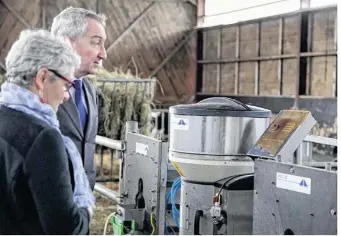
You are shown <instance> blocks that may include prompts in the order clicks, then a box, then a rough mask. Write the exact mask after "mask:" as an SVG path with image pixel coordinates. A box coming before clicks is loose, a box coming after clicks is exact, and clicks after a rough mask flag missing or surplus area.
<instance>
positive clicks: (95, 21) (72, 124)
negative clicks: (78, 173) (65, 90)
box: [51, 7, 107, 189]
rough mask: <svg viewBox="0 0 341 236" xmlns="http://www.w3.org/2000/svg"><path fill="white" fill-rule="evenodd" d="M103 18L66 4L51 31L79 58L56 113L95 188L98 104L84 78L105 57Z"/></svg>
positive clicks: (90, 86) (91, 88)
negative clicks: (67, 6) (72, 77)
mask: <svg viewBox="0 0 341 236" xmlns="http://www.w3.org/2000/svg"><path fill="white" fill-rule="evenodd" d="M105 21H106V17H105V16H104V15H102V14H97V13H95V12H93V11H91V10H87V9H83V8H74V7H69V8H67V9H65V10H63V11H62V12H60V13H59V14H58V15H57V16H56V17H55V18H54V19H53V23H52V26H51V32H52V33H53V34H55V35H59V36H63V37H64V38H65V39H66V40H68V41H69V42H70V44H71V46H72V47H73V49H74V50H75V51H76V52H77V53H78V54H79V56H80V57H81V66H80V68H79V69H78V70H77V71H75V78H76V80H75V81H74V82H75V86H74V87H73V88H71V89H70V90H69V93H70V97H71V99H69V100H68V101H67V102H65V103H63V104H62V105H61V106H60V108H59V110H58V113H57V116H58V120H59V122H60V130H61V131H62V133H63V134H64V135H66V136H68V137H70V138H71V139H72V140H73V141H74V143H75V144H76V146H77V148H78V151H79V152H80V154H81V156H82V159H83V165H84V169H85V172H86V174H87V176H88V178H89V182H90V186H91V188H92V189H94V186H95V182H96V170H95V166H94V153H95V138H96V135H97V131H98V104H97V95H96V91H95V88H94V87H93V86H92V85H91V84H90V82H89V80H88V79H87V78H86V77H87V75H89V74H94V73H95V72H96V69H97V68H98V67H100V66H101V65H102V60H103V59H105V58H106V56H107V55H106V51H105V48H104V43H105V40H106V33H105Z"/></svg>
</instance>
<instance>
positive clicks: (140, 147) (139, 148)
mask: <svg viewBox="0 0 341 236" xmlns="http://www.w3.org/2000/svg"><path fill="white" fill-rule="evenodd" d="M148 150H149V147H148V145H146V144H143V143H136V153H139V154H142V155H145V156H147V155H148Z"/></svg>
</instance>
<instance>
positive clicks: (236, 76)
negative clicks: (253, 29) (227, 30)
mask: <svg viewBox="0 0 341 236" xmlns="http://www.w3.org/2000/svg"><path fill="white" fill-rule="evenodd" d="M235 57H236V60H238V59H240V58H239V57H240V26H239V25H237V26H236V55H235ZM238 93H239V63H238V61H236V62H235V63H234V94H236V95H237V94H238Z"/></svg>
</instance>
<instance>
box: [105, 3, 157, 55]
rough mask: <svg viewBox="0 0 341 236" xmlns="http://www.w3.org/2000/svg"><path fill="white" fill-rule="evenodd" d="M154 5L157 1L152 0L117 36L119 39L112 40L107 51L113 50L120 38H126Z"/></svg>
mask: <svg viewBox="0 0 341 236" xmlns="http://www.w3.org/2000/svg"><path fill="white" fill-rule="evenodd" d="M153 6H155V2H152V3H150V4H149V5H148V6H147V7H146V9H144V10H143V11H142V12H141V13H140V15H138V16H137V17H136V18H135V19H134V20H133V21H132V22H131V23H130V25H129V26H128V27H127V28H126V29H125V30H124V31H123V32H122V34H120V36H118V37H117V39H115V40H114V42H112V43H111V45H110V46H109V47H108V49H107V53H108V54H109V52H110V51H111V50H113V49H114V48H115V47H116V45H117V44H118V43H119V42H120V40H121V39H123V38H124V36H126V35H127V34H128V33H129V32H130V30H131V29H132V28H134V26H135V25H136V24H137V23H138V22H140V20H141V19H142V18H143V17H144V16H145V15H146V14H147V13H148V12H149V11H150V10H151V9H152V7H153Z"/></svg>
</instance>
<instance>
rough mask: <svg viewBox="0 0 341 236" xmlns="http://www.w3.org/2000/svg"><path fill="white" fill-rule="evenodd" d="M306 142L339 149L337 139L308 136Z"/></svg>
mask: <svg viewBox="0 0 341 236" xmlns="http://www.w3.org/2000/svg"><path fill="white" fill-rule="evenodd" d="M304 141H305V142H311V143H318V144H325V145H328V146H334V147H337V139H336V138H327V137H322V136H315V135H307V136H306V137H305V138H304Z"/></svg>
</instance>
